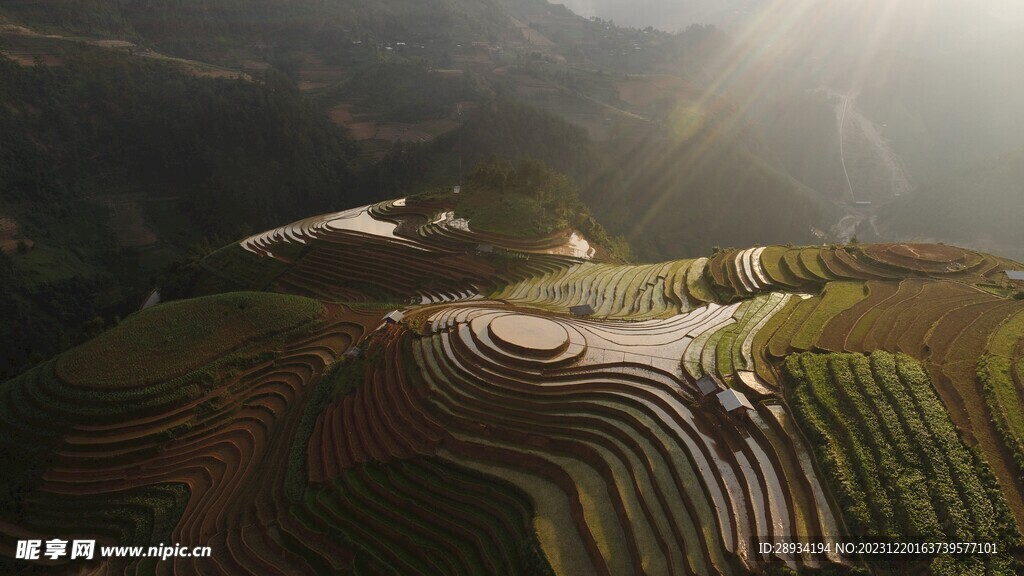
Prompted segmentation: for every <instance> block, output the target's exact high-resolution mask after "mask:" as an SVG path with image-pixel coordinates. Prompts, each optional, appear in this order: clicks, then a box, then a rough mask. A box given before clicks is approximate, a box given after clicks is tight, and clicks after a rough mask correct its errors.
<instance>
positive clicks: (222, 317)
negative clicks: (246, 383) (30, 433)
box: [57, 292, 324, 388]
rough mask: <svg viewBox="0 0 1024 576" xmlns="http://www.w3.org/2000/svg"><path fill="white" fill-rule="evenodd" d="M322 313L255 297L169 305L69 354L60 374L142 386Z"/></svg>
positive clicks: (71, 379) (284, 299)
mask: <svg viewBox="0 0 1024 576" xmlns="http://www.w3.org/2000/svg"><path fill="white" fill-rule="evenodd" d="M323 314H324V307H323V305H322V304H320V303H319V302H317V301H315V300H310V299H306V298H299V297H295V296H285V295H274V294H264V293H257V292H238V293H230V294H223V295H216V296H207V297H203V298H196V299H194V300H189V301H185V302H171V303H168V304H164V305H162V306H157V307H154V308H152V309H149V310H146V311H143V312H140V313H138V314H136V315H134V316H132V317H130V318H128V319H126V320H125V321H124V322H122V323H121V324H120V325H119V326H117V327H116V328H114V329H112V330H110V331H107V332H105V333H103V334H102V335H101V336H100V337H98V338H96V339H95V340H93V341H91V342H89V343H88V344H85V345H83V346H80V347H78V348H76V349H74V350H72V351H71V352H68V353H67V354H66V355H64V356H63V357H61V359H60V360H59V361H58V363H57V374H58V376H60V378H61V379H63V380H64V381H66V382H68V383H69V384H72V385H75V386H87V387H95V388H133V387H141V386H144V385H146V384H152V383H156V382H160V381H162V380H167V379H170V378H173V377H175V376H180V375H182V374H185V373H187V372H189V371H191V370H193V369H195V368H197V367H199V366H202V365H203V364H207V363H208V362H210V361H211V360H214V359H216V358H218V357H220V356H223V355H226V354H227V353H229V352H231V351H232V350H234V349H236V348H238V347H239V346H244V345H245V343H247V342H255V341H257V340H260V339H263V338H266V337H267V336H270V335H272V334H275V333H279V332H283V331H286V330H288V329H291V328H297V327H299V326H302V325H304V324H309V323H312V322H314V321H316V320H317V319H318V318H320V317H322V316H323Z"/></svg>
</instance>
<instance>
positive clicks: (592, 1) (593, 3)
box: [553, 0, 760, 31]
mask: <svg viewBox="0 0 1024 576" xmlns="http://www.w3.org/2000/svg"><path fill="white" fill-rule="evenodd" d="M553 1H554V2H561V3H562V4H565V5H566V6H567V7H569V9H570V10H572V11H573V12H576V13H577V14H580V15H583V16H588V17H589V16H599V17H601V18H605V19H612V20H615V23H616V24H621V25H625V26H633V27H637V28H643V27H646V26H654V27H655V28H659V29H662V30H669V31H675V30H678V29H680V28H685V27H686V26H688V25H689V24H692V23H702V24H704V23H713V24H721V23H722V21H723V20H725V19H727V18H730V17H731V16H732V15H734V14H736V13H738V12H739V11H742V10H746V9H749V7H750V6H756V5H757V4H759V3H760V2H759V0H553Z"/></svg>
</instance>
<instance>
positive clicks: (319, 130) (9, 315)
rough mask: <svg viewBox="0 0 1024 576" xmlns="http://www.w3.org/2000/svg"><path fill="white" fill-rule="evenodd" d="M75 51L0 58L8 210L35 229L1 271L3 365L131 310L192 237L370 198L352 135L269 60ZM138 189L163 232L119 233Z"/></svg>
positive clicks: (210, 240)
mask: <svg viewBox="0 0 1024 576" xmlns="http://www.w3.org/2000/svg"><path fill="white" fill-rule="evenodd" d="M63 57H64V58H65V59H66V65H64V66H60V67H43V66H38V67H22V66H17V65H15V64H13V63H11V62H9V61H7V60H4V59H0V77H2V78H4V82H2V83H0V102H2V103H3V106H0V133H2V134H4V138H3V139H0V190H2V192H3V194H2V197H0V208H2V212H3V213H4V214H5V215H9V216H11V217H13V218H14V219H15V220H16V221H17V222H18V226H19V233H20V234H21V235H22V236H24V237H27V238H29V239H31V240H32V241H33V242H34V243H35V244H34V246H33V247H32V248H31V249H25V250H19V253H16V254H13V255H10V256H5V259H4V261H3V264H2V270H0V274H2V282H3V287H4V289H3V290H2V292H0V293H2V296H0V298H2V304H0V306H2V307H3V311H4V314H3V318H4V320H5V322H4V328H3V330H2V331H0V348H2V349H3V350H5V351H9V353H8V354H7V356H8V357H7V358H5V362H4V363H3V366H2V367H0V373H2V374H3V375H5V376H9V375H12V374H15V373H17V372H19V371H21V370H22V369H24V368H25V367H26V366H27V365H29V364H31V363H33V362H36V361H39V360H40V359H42V358H43V357H46V356H47V355H49V354H52V353H53V352H56V351H58V350H60V349H62V348H65V347H67V346H68V345H70V344H73V343H75V342H77V341H80V340H81V339H83V338H85V337H88V336H90V335H91V334H93V333H95V332H96V331H97V330H98V329H102V327H103V326H104V325H108V324H110V323H111V322H113V321H115V319H116V317H117V316H122V315H125V314H127V313H129V312H130V311H131V310H133V309H134V308H136V307H137V306H138V305H139V304H140V303H141V301H142V299H143V297H144V296H145V293H146V292H147V291H148V290H149V289H150V288H152V287H153V286H154V285H155V284H156V282H157V276H158V275H159V271H160V269H161V267H162V266H163V265H165V264H167V262H169V261H171V260H173V259H175V258H178V257H181V256H182V255H184V254H185V253H186V252H187V251H188V250H189V249H190V248H191V247H194V246H203V245H206V246H217V245H219V244H221V243H224V242H228V241H232V240H235V239H237V238H238V237H239V236H242V235H245V234H247V233H250V232H252V231H256V230H261V229H263V228H267V227H270V226H273V225H277V224H280V223H281V222H284V221H289V220H293V219H297V218H299V217H302V216H305V215H308V214H310V213H316V212H323V211H327V210H331V209H336V208H339V207H342V206H349V205H352V204H357V203H360V202H365V201H367V200H368V198H369V196H368V195H366V194H362V193H361V190H364V187H361V186H357V185H355V184H354V179H353V176H352V173H351V171H350V170H349V168H348V163H349V157H350V156H351V154H352V149H351V147H350V145H349V144H348V142H347V140H346V138H345V136H344V133H343V132H342V131H341V130H340V129H338V128H336V127H334V126H332V125H330V124H329V123H327V122H325V121H324V120H323V118H322V114H321V113H320V112H318V111H317V110H316V109H315V108H314V107H312V106H311V105H310V104H308V103H307V102H305V101H303V100H302V99H301V98H300V97H299V95H298V92H297V91H296V90H295V89H294V87H293V86H292V84H291V83H290V82H289V81H288V79H287V78H285V77H283V76H281V75H280V74H278V73H276V72H274V71H273V70H271V71H269V72H268V73H267V75H266V76H265V77H263V78H259V79H256V80H254V81H243V80H211V79H199V78H193V77H189V76H185V75H183V74H181V73H179V72H178V71H177V70H176V69H174V68H172V67H169V66H168V65H165V64H162V63H157V62H147V61H143V60H139V59H130V58H128V57H124V56H115V57H111V55H110V54H109V53H106V52H102V51H99V50H92V49H81V48H76V49H75V50H74V51H69V52H68V53H67V54H65V55H63ZM126 203H127V204H129V205H132V206H136V207H137V208H138V209H139V210H140V211H141V212H142V213H143V216H144V218H145V221H146V224H147V225H148V226H149V227H150V228H152V229H153V232H155V234H156V236H157V237H158V238H159V239H160V243H159V244H158V245H157V246H155V247H147V248H144V249H136V248H132V247H126V246H120V245H119V242H118V241H117V239H116V237H115V234H114V228H115V227H116V225H117V222H115V221H114V216H115V215H116V214H117V211H116V210H114V209H112V208H111V207H112V206H118V205H124V204H126ZM21 252H23V253H21Z"/></svg>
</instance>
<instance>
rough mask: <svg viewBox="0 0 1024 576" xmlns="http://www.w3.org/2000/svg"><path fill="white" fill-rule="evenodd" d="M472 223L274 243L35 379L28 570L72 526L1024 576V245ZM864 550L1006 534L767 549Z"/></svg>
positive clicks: (514, 562)
mask: <svg viewBox="0 0 1024 576" xmlns="http://www.w3.org/2000/svg"><path fill="white" fill-rule="evenodd" d="M450 212H451V207H450V206H446V205H444V204H443V203H428V202H423V201H414V200H405V199H403V200H395V201H390V202H384V203H380V204H376V205H373V206H367V207H360V208H355V209H352V210H347V211H342V212H337V213H333V214H328V215H324V216H319V217H313V218H308V219H305V220H302V221H300V222H296V223H294V224H290V225H287V226H282V227H280V228H277V229H275V230H271V231H268V232H265V233H262V234H258V235H255V236H252V237H250V238H248V239H245V240H243V241H242V242H240V243H237V244H235V245H233V246H230V247H227V248H225V249H222V250H221V251H218V252H216V253H215V254H214V255H212V256H211V257H210V258H209V259H208V260H207V262H205V263H204V268H205V270H206V275H205V276H204V278H202V279H201V280H200V282H199V284H198V286H199V288H198V289H199V290H201V291H204V292H207V293H212V294H215V295H212V296H208V297H206V298H198V299H193V300H188V301H183V302H176V303H170V304H164V305H161V306H157V307H155V308H153V309H151V310H148V311H146V312H144V313H141V314H139V315H138V316H136V317H132V318H129V319H127V320H125V322H123V323H122V324H121V326H120V327H118V328H117V329H116V330H114V331H111V332H108V333H105V334H104V335H102V336H101V337H99V338H97V339H95V340H94V341H92V342H90V343H88V344H86V345H84V346H82V347H79V348H77V349H75V350H72V351H70V352H68V353H66V354H65V355H63V356H61V357H59V358H57V359H54V360H52V361H50V362H46V363H44V364H41V365H40V366H38V367H36V368H35V369H34V370H32V371H30V372H28V373H26V374H24V375H22V376H20V377H19V378H16V379H14V380H11V381H9V382H7V383H4V384H3V385H2V387H0V421H2V422H3V426H0V573H14V572H15V571H16V570H22V569H23V568H24V565H23V564H19V563H18V562H16V561H14V560H7V559H4V558H3V557H4V556H13V554H14V546H15V543H16V542H17V540H19V539H26V538H42V539H46V538H52V537H60V538H65V539H72V538H76V537H79V538H81V537H85V538H95V539H97V540H98V541H99V542H100V543H101V544H120V545H130V544H137V545H144V546H148V545H151V544H156V543H160V542H180V543H184V544H189V545H209V546H212V547H213V550H214V554H213V557H212V558H175V559H171V560H168V561H167V562H156V561H153V560H142V561H139V560H131V559H107V560H104V561H99V562H94V563H89V564H76V563H74V562H71V561H63V562H57V563H54V564H52V565H47V566H41V567H40V568H43V571H44V572H45V571H47V570H49V571H52V572H54V573H68V572H90V573H115V572H116V573H159V574H171V573H181V574H192V573H201V574H327V573H332V574H333V573H342V574H394V575H402V576H404V575H407V574H438V575H447V574H567V575H575V574H587V575H589V574H607V575H616V576H617V575H620V574H659V575H660V574H673V575H674V574H693V575H731V574H735V575H746V574H763V573H766V572H767V573H790V572H787V571H789V570H792V571H796V572H798V573H818V572H815V571H816V570H819V569H821V570H825V571H826V573H833V574H852V573H863V572H861V570H863V569H865V567H869V568H870V569H871V570H872V571H873V572H874V573H876V574H894V573H896V572H906V571H909V572H911V573H918V572H919V573H929V571H930V573H934V574H975V573H977V574H1017V573H1022V570H1024V567H1022V566H1021V564H1019V563H1017V560H1016V559H1015V558H1018V557H1021V553H1022V551H1024V548H1022V547H1021V542H1020V531H1019V529H1020V527H1021V526H1022V525H1024V489H1022V482H1021V478H1022V476H1024V448H1022V446H1024V412H1022V411H1021V409H1020V406H1021V405H1022V404H1021V393H1022V392H1024V383H1022V376H1021V374H1022V373H1024V307H1022V306H1024V304H1022V303H1021V302H1020V301H1017V300H1013V299H1011V298H1008V297H1005V296H1004V295H1003V292H1001V291H1000V289H999V287H1000V284H999V278H1000V277H1001V275H1002V271H1003V270H1005V269H1007V268H1017V269H1019V268H1024V267H1022V266H1020V265H1018V264H1015V263H1012V262H1009V261H1005V260H1001V259H999V258H996V257H993V256H989V255H985V254H980V253H976V252H971V251H967V250H962V249H959V248H954V247H948V246H930V245H906V244H888V245H864V246H860V245H851V246H834V247H832V246H825V247H801V248H788V247H781V246H767V247H752V248H749V249H742V250H728V251H725V252H719V253H716V254H714V255H712V256H710V257H708V258H698V259H692V260H676V261H670V262H664V263H657V264H644V265H626V264H621V263H612V262H606V261H602V260H601V259H600V258H599V257H596V256H595V254H601V253H602V252H601V250H596V251H590V250H589V249H588V250H586V251H585V252H583V253H580V252H574V251H573V250H571V249H568V250H567V249H566V247H567V246H570V247H571V245H572V244H573V242H572V241H571V238H572V235H573V233H572V231H563V232H560V233H558V234H552V235H550V236H548V237H544V238H512V237H502V236H498V235H493V234H480V233H478V232H475V231H473V229H472V222H470V223H468V224H466V223H465V222H458V221H456V220H454V219H453V218H452V217H451V214H450ZM580 245H581V244H580ZM236 289H242V290H255V291H258V292H242V293H234V292H226V291H227V290H236ZM222 292H226V293H222ZM275 293H276V294H275ZM392 311H399V312H401V318H399V315H396V314H389V313H390V312H392ZM574 311H575V314H574V313H573V312H574ZM385 315H388V319H386V318H385ZM733 393H739V394H741V395H742V397H743V398H744V399H745V400H746V401H748V402H749V403H750V408H746V407H742V406H740V407H736V408H735V410H733V411H731V412H730V411H729V409H728V408H729V407H730V406H729V405H728V402H729V400H728V398H729V397H730V394H733ZM720 395H722V396H720ZM859 539H885V540H891V541H905V540H928V541H946V540H951V541H959V540H968V541H981V542H993V543H997V544H998V545H999V546H1000V551H1001V552H1000V553H999V554H996V555H989V556H977V555H975V556H950V555H943V554H939V555H934V554H932V555H925V556H922V557H916V558H914V559H913V560H912V562H911V563H909V564H907V563H903V564H892V563H889V562H888V561H887V560H886V559H884V558H875V557H868V556H857V555H844V554H842V553H840V552H838V551H836V550H834V549H833V550H829V551H825V552H821V553H816V554H811V553H799V554H793V553H778V554H776V553H772V552H768V553H766V552H764V551H763V550H762V549H761V548H760V547H759V546H758V544H759V543H760V542H765V541H773V542H785V541H811V542H813V541H822V542H827V541H831V542H839V541H856V540H859ZM915 571H916V572H915Z"/></svg>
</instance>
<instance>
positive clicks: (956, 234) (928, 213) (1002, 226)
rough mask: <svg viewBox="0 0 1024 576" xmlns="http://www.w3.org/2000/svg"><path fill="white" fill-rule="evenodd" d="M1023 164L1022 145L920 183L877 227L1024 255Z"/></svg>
mask: <svg viewBox="0 0 1024 576" xmlns="http://www.w3.org/2000/svg"><path fill="white" fill-rule="evenodd" d="M1022 167H1024V149H1020V150H1017V151H1015V152H1013V153H1010V154H1006V155H1003V156H1001V157H997V158H995V159H993V160H991V161H987V162H984V163H980V164H979V165H976V166H973V167H971V168H967V169H964V170H962V171H960V173H958V174H956V175H955V176H954V177H951V178H949V179H943V180H940V181H936V182H934V183H930V184H928V185H926V186H922V188H921V190H919V191H918V192H917V193H916V194H915V195H913V196H908V197H906V198H901V199H900V200H899V201H898V202H895V203H894V204H893V205H892V207H891V209H890V210H888V211H887V213H886V214H883V215H882V216H881V217H880V218H879V226H881V227H882V228H883V230H885V233H886V234H887V235H890V236H893V237H897V238H902V239H906V240H919V241H920V240H923V241H929V242H949V243H953V244H967V245H970V246H979V247H983V248H989V249H992V250H995V249H1001V250H1003V251H1004V253H1005V254H1006V255H1007V256H1011V257H1013V258H1017V259H1024V227H1022V226H1021V219H1022V218H1024V205H1022V203H1021V197H1022V195H1024V185H1022V182H1024V168H1022ZM979 199H984V201H981V202H979Z"/></svg>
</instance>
